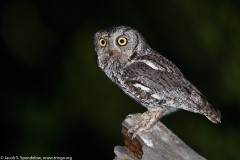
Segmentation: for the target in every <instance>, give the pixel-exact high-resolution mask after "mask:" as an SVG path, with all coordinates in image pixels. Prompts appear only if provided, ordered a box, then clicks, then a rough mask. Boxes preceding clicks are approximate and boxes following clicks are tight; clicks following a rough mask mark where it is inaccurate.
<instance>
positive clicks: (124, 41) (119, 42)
mask: <svg viewBox="0 0 240 160" xmlns="http://www.w3.org/2000/svg"><path fill="white" fill-rule="evenodd" d="M117 43H118V44H119V45H120V46H125V45H126V44H127V38H125V37H120V38H118V40H117Z"/></svg>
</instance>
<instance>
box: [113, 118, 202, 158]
mask: <svg viewBox="0 0 240 160" xmlns="http://www.w3.org/2000/svg"><path fill="white" fill-rule="evenodd" d="M139 122H141V114H134V115H131V116H128V117H127V118H126V119H125V120H124V121H123V123H122V134H123V137H124V143H125V146H124V147H123V146H115V148H114V153H115V154H116V157H115V159H114V160H140V159H141V160H175V159H177V160H204V159H205V158H203V157H202V156H200V155H199V154H198V153H196V152H195V151H194V150H193V149H191V148H190V147H189V146H187V145H186V144H185V143H184V142H183V141H182V140H181V139H180V138H178V137H177V136H176V135H175V134H174V133H173V132H172V131H170V130H169V129H168V128H167V127H166V126H165V125H163V124H162V123H161V122H160V121H159V122H157V123H156V125H154V126H153V131H152V132H141V133H139V134H138V135H137V137H136V138H134V139H131V137H129V136H128V133H127V130H128V129H129V128H131V127H132V126H135V125H136V124H138V123H139Z"/></svg>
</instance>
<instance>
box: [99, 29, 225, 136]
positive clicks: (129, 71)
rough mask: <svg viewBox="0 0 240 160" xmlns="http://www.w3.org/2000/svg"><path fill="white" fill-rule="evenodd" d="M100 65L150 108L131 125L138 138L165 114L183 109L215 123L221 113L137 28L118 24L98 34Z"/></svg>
mask: <svg viewBox="0 0 240 160" xmlns="http://www.w3.org/2000/svg"><path fill="white" fill-rule="evenodd" d="M94 46H95V51H96V53H97V62H98V66H99V67H100V68H101V69H102V70H103V71H104V72H105V74H106V75H107V76H108V77H109V78H110V79H111V80H112V81H113V82H114V83H116V84H117V85H118V86H119V87H120V88H121V89H122V90H123V91H124V92H125V93H126V94H127V95H129V96H130V97H132V98H133V99H135V100H136V101H137V102H139V103H140V104H141V105H143V106H144V107H146V108H147V111H146V112H144V113H143V114H142V119H143V120H142V122H141V123H139V124H138V125H136V126H134V127H132V128H130V129H129V130H128V132H129V133H133V137H135V136H136V135H137V134H138V133H139V132H141V131H149V130H151V127H152V126H153V125H154V124H155V123H156V122H157V121H158V120H159V119H160V118H161V117H163V116H165V115H167V114H169V113H172V112H175V111H177V110H179V109H184V110H187V111H191V112H195V113H200V114H203V115H204V116H206V117H207V118H208V119H209V120H211V121H212V122H214V123H218V122H221V114H220V112H219V111H218V110H216V109H214V108H213V107H212V106H211V105H210V104H209V103H208V101H207V100H206V98H205V97H204V95H203V94H202V93H201V92H200V91H199V90H198V89H197V88H196V87H195V86H194V85H192V84H191V83H190V82H189V81H188V80H187V79H186V78H185V77H184V75H183V74H182V73H181V71H180V70H179V69H178V68H177V67H176V66H175V65H174V64H173V63H172V62H171V61H170V60H168V59H167V58H165V57H164V56H162V55H161V54H159V53H158V52H156V51H155V50H154V49H152V48H151V47H150V46H149V45H148V44H147V43H146V41H145V40H144V38H143V36H142V35H141V34H140V33H139V32H138V31H137V30H135V29H133V28H131V27H127V26H117V27H112V28H109V29H106V30H100V31H99V32H97V33H96V34H95V35H94Z"/></svg>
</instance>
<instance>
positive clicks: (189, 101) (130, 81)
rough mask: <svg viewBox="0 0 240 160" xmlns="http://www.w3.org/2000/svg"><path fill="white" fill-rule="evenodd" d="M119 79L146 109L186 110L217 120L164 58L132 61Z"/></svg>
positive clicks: (150, 56) (201, 98) (212, 111)
mask: <svg viewBox="0 0 240 160" xmlns="http://www.w3.org/2000/svg"><path fill="white" fill-rule="evenodd" d="M160 56H161V55H160ZM122 76H123V81H124V83H125V84H126V85H125V92H126V93H127V94H129V95H130V96H131V97H133V98H134V99H136V100H137V101H139V102H140V103H141V104H143V105H144V106H146V107H148V106H149V107H159V106H161V105H163V106H167V107H173V108H178V109H185V110H188V111H191V112H196V113H201V114H204V115H205V116H207V118H209V119H210V120H212V121H214V122H216V121H217V120H216V117H211V116H210V115H214V113H216V112H217V111H216V110H215V109H214V108H212V107H211V105H210V104H209V103H208V102H207V100H206V98H205V97H204V96H203V95H202V94H201V93H200V92H199V91H198V90H197V89H196V87H194V86H193V85H192V84H191V83H190V82H189V81H188V80H187V79H186V78H185V77H184V76H183V74H182V73H181V72H180V70H179V69H178V68H177V67H176V66H175V65H174V64H173V63H172V62H171V61H169V60H168V59H166V58H164V57H163V56H161V57H159V56H158V55H155V54H154V55H148V56H145V57H141V58H139V59H135V60H134V61H132V62H131V63H130V64H129V65H127V67H126V68H125V70H124V72H123V75H122ZM123 86H124V85H123ZM126 89H127V91H126ZM216 114H217V113H216Z"/></svg>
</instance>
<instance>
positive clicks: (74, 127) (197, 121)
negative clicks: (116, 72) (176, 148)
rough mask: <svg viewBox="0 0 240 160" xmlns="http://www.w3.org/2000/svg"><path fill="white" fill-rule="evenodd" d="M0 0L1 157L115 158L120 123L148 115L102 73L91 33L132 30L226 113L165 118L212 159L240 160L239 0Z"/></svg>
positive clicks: (177, 132) (121, 142)
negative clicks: (216, 118) (217, 119)
mask: <svg viewBox="0 0 240 160" xmlns="http://www.w3.org/2000/svg"><path fill="white" fill-rule="evenodd" d="M0 3H1V4H0V52H1V58H0V66H1V68H0V75H1V76H0V79H1V86H0V92H1V95H2V96H1V97H2V98H1V103H0V109H1V112H0V113H1V116H0V131H1V135H0V137H1V138H0V155H8V156H16V155H18V156H20V155H21V156H34V155H35V156H71V157H73V158H74V159H80V157H83V156H87V157H88V159H113V158H114V152H113V149H114V146H116V145H123V138H122V135H121V122H122V121H123V120H124V118H125V117H126V116H127V115H128V114H131V113H136V112H141V113H142V112H144V111H145V110H146V109H145V108H144V107H142V106H141V105H140V104H137V103H136V102H135V101H133V100H132V99H131V98H129V97H128V96H127V95H125V94H124V93H123V91H121V90H120V89H119V88H118V87H117V86H116V85H115V84H113V83H112V82H111V81H110V80H109V79H108V78H107V77H106V76H105V75H104V73H103V72H102V71H101V70H100V69H99V68H98V67H97V63H96V55H95V53H94V47H93V35H94V33H95V32H97V31H98V30H100V29H104V28H106V27H110V26H113V25H129V26H131V27H134V28H136V29H138V30H139V31H140V32H141V33H142V34H143V36H144V37H145V39H146V40H147V42H148V43H149V45H150V46H151V47H152V48H154V49H155V50H157V51H159V52H160V53H162V54H163V55H164V56H166V57H167V58H169V59H170V60H171V61H173V62H174V63H175V64H176V65H177V66H178V67H179V68H180V69H181V71H182V72H183V74H184V75H185V76H186V77H187V79H189V80H190V81H191V82H192V83H193V84H194V85H195V86H197V88H198V89H199V90H200V91H201V92H202V93H203V94H204V95H205V96H206V97H207V98H208V100H209V102H210V103H212V104H213V106H215V107H217V108H219V109H220V110H221V113H222V123H221V124H218V125H216V124H213V123H211V122H210V121H209V120H208V119H206V118H205V117H204V116H202V115H199V114H194V113H191V112H187V111H180V112H177V113H174V114H172V115H169V116H166V117H164V118H163V119H162V120H161V121H163V123H164V124H165V125H166V126H167V127H168V128H170V129H171V130H172V131H173V132H174V133H175V134H177V135H178V136H179V137H180V138H181V139H182V140H183V141H185V142H186V143H187V144H188V145H189V146H190V147H192V148H193V149H194V150H196V151H197V152H198V153H199V154H201V155H202V156H204V157H206V158H207V159H218V160H225V159H228V160H231V159H237V158H239V157H240V156H239V149H240V145H239V144H240V118H239V114H240V108H239V107H240V106H239V104H240V3H239V1H238V0H235V1H234V0H230V1H229V0H222V1H216V0H213V1H207V0H193V1H187V0H182V1H158V0H155V1H144V0H143V1H140V0H138V1H128V0H121V1H110V0H109V1H86V2H84V1H76V2H71V1H60V0H55V1H48V2H45V1H30V0H29V1H1V2H0Z"/></svg>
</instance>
